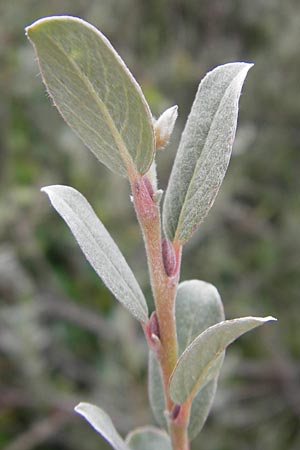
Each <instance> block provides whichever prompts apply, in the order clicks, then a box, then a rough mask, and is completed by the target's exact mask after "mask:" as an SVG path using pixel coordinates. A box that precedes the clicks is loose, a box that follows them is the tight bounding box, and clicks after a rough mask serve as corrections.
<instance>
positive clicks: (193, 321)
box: [175, 280, 225, 440]
mask: <svg viewBox="0 0 300 450" xmlns="http://www.w3.org/2000/svg"><path fill="white" fill-rule="evenodd" d="M175 316H176V329H177V342H178V353H179V355H181V354H182V353H183V352H184V350H185V349H186V348H187V347H188V346H189V345H190V343H191V342H192V341H193V340H194V339H195V338H196V337H197V336H198V335H199V334H200V333H202V332H203V331H205V330H206V329H207V328H209V327H210V326H212V325H215V324H216V323H218V322H221V321H222V320H224V318H225V317H224V309H223V304H222V300H221V297H220V295H219V292H218V290H217V289H216V288H215V286H213V285H212V284H210V283H206V282H205V281H200V280H188V281H184V282H182V283H180V284H179V286H178V289H177V294H176V304H175ZM223 359H224V353H222V354H221V355H220V356H219V357H218V359H217V361H216V364H215V367H214V373H213V376H212V378H211V379H210V380H208V383H207V384H206V385H203V386H202V388H201V389H200V390H199V392H198V393H197V395H196V396H195V398H194V399H193V403H192V409H191V415H190V421H189V430H188V432H189V438H190V440H192V439H194V438H195V437H196V436H197V434H198V433H199V432H200V431H201V429H202V427H203V425H204V423H205V421H206V419H207V416H208V414H209V411H210V409H211V406H212V403H213V400H214V396H215V393H216V389H217V382H218V377H219V372H220V368H221V366H222V363H223Z"/></svg>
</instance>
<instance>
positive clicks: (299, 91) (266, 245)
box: [0, 0, 300, 450]
mask: <svg viewBox="0 0 300 450" xmlns="http://www.w3.org/2000/svg"><path fill="white" fill-rule="evenodd" d="M55 14H70V15H76V16H80V17H82V18H83V19H85V20H88V21H90V22H92V23H93V24H94V25H96V26H97V27H98V28H99V29H101V31H102V32H103V33H104V34H105V35H106V36H107V37H108V38H109V39H110V40H111V42H112V44H113V45H114V47H115V48H116V49H117V50H118V52H119V53H120V54H121V56H122V57H123V59H124V60H125V61H126V63H127V65H128V66H129V67H130V69H131V71H132V72H133V73H134V75H135V76H136V78H137V80H138V81H139V83H140V84H141V85H142V88H143V90H144V92H145V95H146V97H147V100H148V101H149V104H150V106H151V108H152V111H153V114H154V115H156V116H157V115H159V114H160V113H161V112H162V111H163V110H164V109H165V108H166V107H169V106H172V105H173V104H178V105H179V114H180V115H179V120H178V123H177V126H176V130H175V133H174V136H173V138H172V142H171V144H170V146H169V147H168V148H167V149H166V150H165V151H164V152H161V154H160V155H159V158H158V171H159V178H160V187H162V188H163V189H164V188H165V186H166V183H167V180H168V176H169V173H170V169H171V166H172V161H173V159H174V155H175V152H176V147H177V145H178V141H179V138H180V133H181V131H182V129H183V126H184V123H185V120H186V117H187V114H188V112H189V109H190V107H191V103H192V101H193V98H194V95H195V92H196V89H197V85H198V83H199V80H200V79H201V78H202V77H203V76H204V74H205V73H206V72H207V71H208V70H210V69H212V68H213V67H214V66H216V65H219V64H222V63H225V62H229V61H239V60H242V61H251V62H254V63H255V66H254V68H253V69H251V72H250V73H249V76H248V78H247V80H246V84H245V87H244V93H243V96H242V98H241V107H240V120H239V126H238V133H237V138H236V143H235V146H234V153H233V157H232V161H231V165H230V168H229V171H228V173H227V177H226V180H225V182H224V185H223V189H222V192H221V193H220V194H219V196H218V199H217V201H216V203H215V205H214V207H213V209H212V211H211V213H210V215H209V217H208V219H207V220H206V222H205V223H204V224H203V225H202V227H201V228H200V230H199V231H198V233H197V234H196V235H195V236H194V238H193V239H192V241H191V243H190V244H189V245H188V246H187V247H186V248H185V251H184V255H183V256H184V258H183V270H182V279H191V278H199V279H203V280H206V281H209V282H211V283H213V284H215V285H216V286H217V287H218V289H219V291H220V293H221V295H222V298H223V301H224V304H225V310H226V315H227V317H228V318H233V317H238V316H243V315H251V314H252V315H268V314H272V315H274V316H275V317H277V318H278V319H279V322H278V323H277V324H272V325H265V326H264V327H262V328H261V329H258V330H256V331H255V332H253V333H251V334H249V335H247V336H245V337H243V338H242V339H241V340H240V341H238V342H237V343H235V344H234V345H233V346H232V347H231V348H230V349H229V350H228V352H227V359H226V362H225V365H224V367H223V371H222V377H221V380H220V384H219V390H218V392H217V397H216V400H215V403H214V408H213V411H212V413H211V415H210V418H209V420H208V422H207V424H206V426H205V428H204V430H203V431H202V433H201V434H200V435H199V438H198V439H197V440H195V441H194V442H193V444H192V450H198V449H199V450H201V449H203V450H237V449H238V450H248V449H249V450H250V449H251V450H260V449H263V450H296V449H299V448H300V427H299V413H300V363H299V355H300V324H299V316H300V308H299V293H300V270H299V266H300V239H299V223H300V205H299V193H300V151H299V150H300V127H299V119H300V55H299V42H300V2H299V1H298V0H294V1H293V0H285V1H282V0H251V1H247V0H240V1H239V0H223V1H222V0H202V1H201V0H197V1H196V0H186V1H184V0H98V1H97V0H85V1H84V0H47V1H46V0H20V1H17V0H8V1H6V0H0V183H1V197H0V297H1V303H0V448H1V449H4V450H31V449H35V450H50V449H56V450H63V449H64V450H67V449H70V450H71V449H72V450H77V449H78V450H82V449H84V450H95V449H98V450H100V449H103V450H104V449H108V448H109V447H108V446H107V445H106V444H105V443H104V441H103V440H102V439H101V438H100V437H99V436H98V435H97V434H96V433H95V432H94V431H93V430H92V429H91V428H90V427H89V426H88V425H87V424H86V423H85V422H84V421H83V420H81V419H80V418H79V417H78V416H77V415H75V414H74V413H73V412H72V410H73V407H74V406H75V405H76V404H77V403H78V401H80V400H85V401H92V402H94V403H96V404H98V405H99V406H101V407H103V408H104V409H106V410H107V411H108V412H109V414H110V415H111V416H112V418H113V421H114V423H115V424H116V426H117V428H118V430H119V431H120V433H121V434H122V435H125V434H126V433H127V432H128V431H129V430H130V429H132V428H134V427H136V426H140V425H144V424H148V423H154V422H153V417H152V414H151V411H150V408H149V406H148V400H147V385H146V383H147V349H146V345H145V343H144V338H143V336H142V333H141V330H140V329H139V326H138V324H137V323H136V322H135V321H134V319H132V318H131V317H130V316H129V314H128V313H127V312H125V311H124V310H123V309H122V308H121V307H119V306H118V304H117V302H116V301H115V300H114V299H113V298H112V296H111V295H110V293H109V292H108V291H107V290H106V289H105V288H104V286H103V284H102V283H101V281H100V280H98V278H97V276H96V275H95V274H94V272H93V271H92V269H91V268H90V267H89V266H88V264H87V263H86V261H85V259H84V257H83V255H82V254H81V251H80V250H79V248H78V247H77V245H76V243H75V241H74V239H73V237H72V236H71V234H70V232H69V230H68V229H67V227H66V226H65V224H64V223H63V222H62V220H61V219H60V218H59V217H58V216H57V214H56V213H55V212H54V211H53V210H52V209H51V207H50V205H49V203H48V200H47V198H46V196H45V195H44V194H41V193H40V188H41V187H42V186H44V185H47V184H56V183H60V184H67V185H72V186H74V187H75V188H76V189H78V190H80V191H81V192H82V193H83V194H84V195H85V196H86V197H87V198H88V199H89V201H90V202H91V204H92V205H93V207H94V208H95V210H96V211H97V213H98V214H99V216H100V217H101V219H102V221H103V222H104V223H105V225H106V226H107V228H108V229H109V230H110V232H111V234H112V235H113V237H114V238H115V240H116V241H117V242H118V244H119V245H120V247H121V249H122V251H123V253H124V254H125V256H126V258H127V260H128V261H129V263H130V265H131V267H132V268H133V270H134V271H135V273H136V276H137V278H138V280H139V282H140V283H141V285H142V287H143V290H144V292H145V294H146V295H147V298H148V299H149V305H150V307H152V300H151V293H150V289H149V282H148V275H147V270H146V262H145V255H144V249H143V245H142V240H141V237H140V234H139V230H138V227H137V224H136V220H135V216H134V212H133V209H132V206H131V204H130V202H129V190H128V186H127V183H126V181H125V180H124V179H121V178H119V177H117V176H114V175H113V174H111V173H109V172H108V170H107V169H106V168H105V167H103V166H101V165H100V164H98V163H95V159H94V158H93V156H91V155H90V153H89V151H88V150H87V149H86V148H84V146H83V145H82V144H81V142H79V141H78V139H77V138H76V137H75V136H74V134H73V133H72V132H71V131H70V130H69V129H68V128H67V126H66V125H65V124H64V122H63V120H62V119H61V118H60V117H59V115H58V113H57V112H56V110H55V108H54V107H53V106H52V105H51V102H50V101H49V99H48V98H47V95H46V94H45V89H44V87H43V86H42V82H41V78H40V76H39V75H38V68H37V64H36V61H35V57H34V54H33V50H32V48H31V46H30V44H29V43H28V42H27V40H26V38H25V36H24V32H23V29H24V27H25V26H26V25H28V24H30V23H31V22H33V21H34V20H36V19H37V18H40V17H43V16H47V15H55ZM99 76H101V74H99Z"/></svg>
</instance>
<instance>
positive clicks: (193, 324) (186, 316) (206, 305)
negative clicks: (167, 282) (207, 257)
mask: <svg viewBox="0 0 300 450" xmlns="http://www.w3.org/2000/svg"><path fill="white" fill-rule="evenodd" d="M175 317H176V329H177V341H178V354H179V355H181V354H182V353H183V352H184V350H185V349H186V348H187V347H188V346H189V345H190V343H191V342H192V341H193V340H194V339H195V338H196V337H197V336H198V335H199V334H200V333H202V332H203V331H205V330H206V329H207V328H209V327H210V326H212V325H215V324H216V323H218V322H222V321H223V320H224V319H225V315H224V308H223V304H222V300H221V297H220V294H219V292H218V290H217V289H216V288H215V286H213V285H212V284H210V283H206V282H205V281H200V280H188V281H183V282H182V283H180V284H179V286H178V289H177V294H176V303H175Z"/></svg>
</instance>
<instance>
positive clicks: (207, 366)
mask: <svg viewBox="0 0 300 450" xmlns="http://www.w3.org/2000/svg"><path fill="white" fill-rule="evenodd" d="M270 320H276V319H274V318H273V317H270V316H269V317H264V318H261V317H243V318H240V319H234V320H225V321H224V322H221V323H218V324H217V325H213V326H212V327H210V328H208V329H207V330H206V331H204V332H203V333H202V334H200V335H199V336H198V337H197V338H196V339H194V340H193V342H192V343H191V344H190V345H189V346H188V347H187V349H186V350H185V351H184V352H183V354H182V355H181V357H180V358H179V360H178V362H177V365H176V367H175V369H174V371H173V374H172V376H171V379H170V396H171V398H172V400H173V401H174V402H175V403H183V402H184V401H185V400H186V399H187V398H188V397H189V396H191V395H192V396H195V395H196V394H197V392H198V391H199V389H201V387H202V386H204V385H206V384H207V381H208V380H209V379H210V378H211V377H212V376H213V374H214V365H215V364H216V361H217V359H218V357H219V356H220V355H221V354H222V352H223V351H224V350H225V349H226V347H227V346H228V345H229V344H231V343H232V342H233V341H234V340H235V339H237V338H238V337H239V336H241V335H242V334H244V333H246V332H247V331H250V330H252V329H253V328H256V327H258V326H259V325H262V324H264V323H265V322H268V321H270Z"/></svg>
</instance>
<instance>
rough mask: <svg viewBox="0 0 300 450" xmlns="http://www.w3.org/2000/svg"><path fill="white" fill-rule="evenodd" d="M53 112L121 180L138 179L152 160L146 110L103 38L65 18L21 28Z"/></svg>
mask: <svg viewBox="0 0 300 450" xmlns="http://www.w3.org/2000/svg"><path fill="white" fill-rule="evenodd" d="M26 33H27V35H28V37H29V39H30V41H31V42H32V43H33V45H34V48H35V51H36V54H37V56H38V61H39V65H40V70H41V73H42V76H43V81H44V83H45V85H46V87H47V90H48V92H49V94H50V96H51V97H52V99H53V102H54V104H55V105H56V107H57V108H58V110H59V112H60V113H61V115H62V116H63V118H64V119H65V121H66V122H67V123H68V124H69V125H70V127H71V128H72V129H73V130H74V131H75V132H76V133H77V135H78V136H79V137H80V138H81V139H82V141H83V142H84V143H85V144H86V145H87V147H89V148H90V150H91V151H92V152H93V153H94V155H95V156H96V157H97V158H98V159H99V160H100V161H101V162H102V163H103V164H105V165H106V166H107V167H109V168H110V169H111V170H112V171H114V172H117V173H119V174H121V175H125V176H126V175H127V174H128V172H129V173H135V172H138V173H141V174H144V173H145V172H147V170H148V169H149V167H150V165H151V162H152V160H153V155H154V131H153V128H152V119H151V113H150V109H149V106H148V104H147V102H146V100H145V98H144V96H143V93H142V91H141V89H140V87H139V85H138V84H137V82H136V81H135V79H134V78H133V76H132V75H131V73H130V72H129V70H128V68H127V67H126V65H125V64H124V62H123V61H122V59H121V58H120V56H119V55H118V53H117V52H116V51H115V50H114V48H113V47H112V45H111V44H110V42H109V41H108V40H107V38H106V37H105V36H104V35H103V34H102V33H100V31H98V30H97V29H96V28H95V27H93V26H92V25H90V24H89V23H87V22H85V21H83V20H81V19H78V18H76V17H70V16H54V17H47V18H44V19H40V20H38V21H36V22H34V23H33V24H32V25H30V26H29V27H27V28H26Z"/></svg>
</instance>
